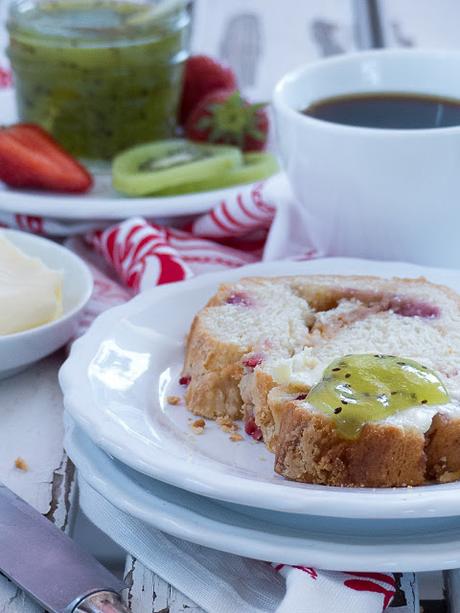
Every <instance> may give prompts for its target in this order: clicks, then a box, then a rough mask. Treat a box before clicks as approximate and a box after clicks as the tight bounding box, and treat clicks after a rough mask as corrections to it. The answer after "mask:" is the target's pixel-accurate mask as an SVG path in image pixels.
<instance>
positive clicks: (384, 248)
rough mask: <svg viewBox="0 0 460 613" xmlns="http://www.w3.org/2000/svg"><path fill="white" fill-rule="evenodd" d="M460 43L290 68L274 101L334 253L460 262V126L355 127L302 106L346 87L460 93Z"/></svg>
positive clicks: (318, 225)
mask: <svg viewBox="0 0 460 613" xmlns="http://www.w3.org/2000/svg"><path fill="white" fill-rule="evenodd" d="M459 72H460V53H458V52H449V51H427V50H376V51H367V52H361V53H355V54H349V55H348V54H347V55H345V56H341V57H337V58H331V59H327V60H322V61H320V62H315V63H311V64H308V65H306V66H303V67H301V68H299V69H297V70H295V71H293V72H291V73H289V74H288V75H286V76H285V77H284V78H283V79H282V80H281V81H280V83H279V84H278V85H277V87H276V90H275V95H274V108H275V117H276V123H277V132H278V142H279V146H280V150H281V157H282V160H283V163H284V166H285V168H286V171H287V174H288V176H289V179H290V181H291V183H292V186H293V189H294V192H295V193H296V196H297V198H298V199H299V200H300V201H301V202H302V204H303V205H304V207H305V208H306V209H307V210H308V212H309V227H308V230H309V235H310V236H311V237H312V239H313V240H314V241H315V244H314V245H313V246H314V247H316V248H317V249H319V250H320V251H323V252H325V253H327V254H328V255H334V256H336V255H338V256H353V257H365V258H374V259H384V260H390V259H391V260H405V261H409V262H414V263H417V264H422V265H428V266H443V267H456V268H460V249H459V247H458V228H459V226H460V207H459V198H460V172H459V169H460V147H459V142H460V126H453V127H446V128H431V129H420V130H417V129H416V130H396V129H376V128H365V127H354V126H346V125H340V124H336V123H331V122H328V121H323V120H319V119H315V118H312V117H308V116H306V115H304V114H302V113H301V112H300V111H302V110H304V109H305V108H307V107H308V106H309V105H310V104H312V103H314V102H316V101H318V100H321V99H324V98H330V97H333V96H338V95H346V94H354V93H369V92H370V93H376V92H404V93H407V92H412V93H419V94H432V95H438V96H445V97H449V98H455V99H457V100H460V79H458V78H457V75H458V74H459Z"/></svg>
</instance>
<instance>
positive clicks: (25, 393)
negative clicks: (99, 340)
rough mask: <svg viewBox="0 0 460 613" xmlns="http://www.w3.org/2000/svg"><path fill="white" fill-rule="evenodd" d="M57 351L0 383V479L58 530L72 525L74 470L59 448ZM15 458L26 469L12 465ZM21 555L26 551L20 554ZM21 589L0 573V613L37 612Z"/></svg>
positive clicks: (59, 393)
mask: <svg viewBox="0 0 460 613" xmlns="http://www.w3.org/2000/svg"><path fill="white" fill-rule="evenodd" d="M63 358H64V354H63V353H58V354H55V355H53V356H51V357H49V358H47V359H45V360H42V361H41V362H39V363H38V364H36V365H35V366H32V367H31V368H29V369H28V370H27V371H25V372H23V373H21V374H18V375H16V376H15V377H11V378H10V379H5V380H3V381H0V414H1V423H2V427H1V428H0V479H1V480H2V481H3V483H5V485H7V486H8V487H9V488H11V489H12V490H13V491H14V492H16V493H17V494H18V495H19V496H21V497H22V498H24V499H25V500H27V502H29V503H30V504H31V505H33V506H34V507H35V508H36V509H38V510H39V511H40V512H41V513H42V514H43V515H45V516H46V517H47V518H48V519H49V520H50V521H52V522H54V523H55V524H56V525H57V526H59V528H62V529H63V530H66V531H68V530H69V529H70V528H71V525H72V519H73V511H74V505H73V502H74V499H75V487H74V483H75V482H74V469H73V465H72V463H71V462H70V461H69V460H68V459H67V457H66V455H65V454H64V451H63V449H62V439H63V424H62V411H63V407H62V395H61V391H60V389H59V385H58V380H57V372H58V369H59V366H60V364H61V363H62V360H63ZM18 457H20V458H22V459H23V460H24V461H25V462H26V464H27V470H20V469H18V468H16V467H15V460H16V459H17V458H18ZM24 555H26V552H24ZM39 611H42V609H41V607H39V606H37V605H36V604H34V603H33V602H32V601H31V600H30V599H29V598H28V597H26V596H25V595H24V594H23V593H22V592H21V590H19V589H18V588H16V586H15V585H14V584H12V583H11V582H10V581H8V580H7V579H6V578H4V577H2V576H0V613H3V612H5V613H38V612H39Z"/></svg>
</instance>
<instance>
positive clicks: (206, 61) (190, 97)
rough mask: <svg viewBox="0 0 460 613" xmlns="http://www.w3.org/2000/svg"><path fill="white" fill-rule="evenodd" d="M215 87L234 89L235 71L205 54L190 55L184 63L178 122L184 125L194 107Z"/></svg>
mask: <svg viewBox="0 0 460 613" xmlns="http://www.w3.org/2000/svg"><path fill="white" fill-rule="evenodd" d="M216 89H230V90H235V89H236V77H235V73H234V72H233V70H232V69H231V68H229V67H228V66H223V65H222V64H220V63H219V62H217V61H216V60H214V59H212V57H209V56H207V55H192V56H191V57H189V58H188V60H187V62H186V64H185V71H184V80H183V89H182V98H181V104H180V110H179V123H180V124H181V125H184V124H185V122H186V121H187V118H188V116H189V115H190V113H191V111H192V110H193V109H194V107H195V106H196V105H197V104H198V102H199V101H200V100H202V99H203V98H204V97H205V96H207V95H208V94H209V93H210V92H212V91H215V90H216Z"/></svg>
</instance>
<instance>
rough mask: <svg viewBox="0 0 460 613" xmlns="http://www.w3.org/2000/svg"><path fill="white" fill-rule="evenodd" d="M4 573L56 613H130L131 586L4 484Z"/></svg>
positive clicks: (0, 551) (0, 566) (0, 555)
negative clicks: (124, 598) (126, 597)
mask: <svg viewBox="0 0 460 613" xmlns="http://www.w3.org/2000/svg"><path fill="white" fill-rule="evenodd" d="M0 571H1V572H2V573H3V574H4V575H6V576H7V577H8V579H11V581H13V583H16V584H17V585H19V587H21V588H22V589H23V590H24V591H25V592H26V593H27V594H29V596H31V597H32V598H33V599H34V600H36V601H37V602H38V603H39V604H41V605H42V606H43V607H44V608H45V609H46V610H47V611H49V612H50V613H72V612H76V611H82V612H83V611H88V612H90V613H96V612H101V613H102V612H103V611H107V613H109V612H110V613H116V612H121V611H125V612H126V611H127V609H126V608H124V607H123V605H121V601H120V599H119V597H118V594H119V593H120V592H121V591H122V590H123V589H124V588H125V587H126V585H125V584H124V583H123V582H122V581H120V580H119V579H117V578H116V577H115V576H114V575H112V573H110V572H109V571H108V570H107V569H106V568H104V567H103V566H102V564H100V563H99V562H97V560H95V559H94V558H93V557H92V556H91V555H90V554H89V553H86V552H85V551H83V550H82V549H80V547H79V546H78V545H77V544H76V543H75V542H74V541H72V539H71V538H69V537H68V536H67V535H65V534H64V533H63V532H62V531H61V530H59V528H57V527H56V526H55V525H54V524H53V523H52V522H50V521H49V520H48V519H46V518H45V517H43V515H41V514H40V513H39V512H38V511H37V510H36V509H34V508H33V507H31V506H30V505H29V504H28V503H27V502H25V501H24V500H22V499H21V498H19V496H16V494H14V493H13V492H12V491H11V490H10V489H8V488H7V487H6V486H5V485H3V484H1V483H0ZM101 603H102V604H101ZM97 607H99V608H97Z"/></svg>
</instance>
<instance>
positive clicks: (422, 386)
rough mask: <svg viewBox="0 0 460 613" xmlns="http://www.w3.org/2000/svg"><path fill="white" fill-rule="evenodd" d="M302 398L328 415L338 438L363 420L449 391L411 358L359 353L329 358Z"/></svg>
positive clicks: (437, 399)
mask: <svg viewBox="0 0 460 613" xmlns="http://www.w3.org/2000/svg"><path fill="white" fill-rule="evenodd" d="M307 402H309V403H310V404H311V405H312V406H313V407H314V408H315V409H317V410H319V411H322V412H323V413H326V414H328V415H330V416H331V418H332V419H333V420H334V422H335V424H336V428H337V430H338V431H339V432H340V434H341V435H342V436H343V437H345V438H349V439H353V438H356V437H357V436H358V435H359V433H360V431H361V428H362V427H363V425H364V424H365V423H366V422H370V421H376V420H380V419H385V418H386V417H389V416H390V415H393V414H394V413H397V412H398V411H402V410H404V409H408V408H410V407H415V406H420V405H440V404H446V403H447V402H449V396H448V394H447V391H446V388H445V387H444V384H443V383H442V382H441V380H440V379H439V377H438V376H437V375H436V374H435V373H434V371H432V370H431V369H429V368H427V367H426V366H423V365H422V364H419V363H418V362H416V361H414V360H408V359H406V358H400V357H397V356H394V355H371V354H362V355H346V356H344V357H343V358H339V359H338V360H335V361H334V362H332V363H331V364H330V365H329V366H328V367H327V368H326V370H325V371H324V373H323V377H322V379H321V381H319V383H317V384H316V385H315V386H314V387H312V389H311V390H310V392H309V394H308V396H307Z"/></svg>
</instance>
